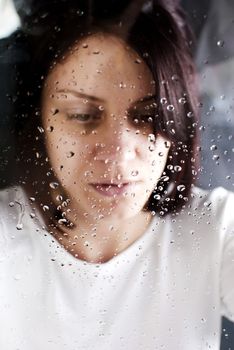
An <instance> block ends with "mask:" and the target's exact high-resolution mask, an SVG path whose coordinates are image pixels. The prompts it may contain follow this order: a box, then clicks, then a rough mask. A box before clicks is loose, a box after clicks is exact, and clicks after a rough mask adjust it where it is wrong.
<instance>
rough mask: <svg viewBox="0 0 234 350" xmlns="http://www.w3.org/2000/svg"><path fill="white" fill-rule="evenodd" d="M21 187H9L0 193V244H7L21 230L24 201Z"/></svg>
mask: <svg viewBox="0 0 234 350" xmlns="http://www.w3.org/2000/svg"><path fill="white" fill-rule="evenodd" d="M25 198H26V197H25V193H24V190H23V189H22V188H21V187H9V188H6V189H3V190H1V191H0V242H1V243H4V244H6V243H8V242H9V241H11V240H12V237H14V234H15V232H17V231H19V230H21V229H22V218H23V216H24V212H25V207H26V201H25Z"/></svg>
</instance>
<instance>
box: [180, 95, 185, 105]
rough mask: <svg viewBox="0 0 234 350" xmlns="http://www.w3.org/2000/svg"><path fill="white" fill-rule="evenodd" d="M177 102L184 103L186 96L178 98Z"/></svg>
mask: <svg viewBox="0 0 234 350" xmlns="http://www.w3.org/2000/svg"><path fill="white" fill-rule="evenodd" d="M179 103H181V104H182V105H184V104H185V103H186V98H185V97H181V98H179Z"/></svg>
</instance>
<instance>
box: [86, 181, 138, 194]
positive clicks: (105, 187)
mask: <svg viewBox="0 0 234 350" xmlns="http://www.w3.org/2000/svg"><path fill="white" fill-rule="evenodd" d="M90 185H91V186H92V187H93V188H94V189H95V190H96V191H97V192H98V193H100V194H102V195H104V196H107V197H113V196H120V195H123V194H124V193H125V192H126V191H127V190H129V189H130V187H132V186H134V185H136V182H126V183H118V184H117V183H116V184H113V183H97V184H90Z"/></svg>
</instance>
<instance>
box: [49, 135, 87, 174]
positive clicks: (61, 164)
mask: <svg viewBox="0 0 234 350" xmlns="http://www.w3.org/2000/svg"><path fill="white" fill-rule="evenodd" d="M46 148H47V153H48V156H49V160H50V163H51V166H52V168H53V170H54V172H55V174H56V175H57V176H60V174H63V175H64V176H65V175H73V174H74V175H76V174H77V173H80V171H81V170H82V168H84V166H85V164H87V158H88V153H89V147H88V146H87V145H86V144H85V143H84V142H82V141H81V140H79V139H77V138H76V137H72V135H67V134H65V133H64V135H63V134H62V133H54V134H53V135H52V134H51V135H49V136H47V137H46Z"/></svg>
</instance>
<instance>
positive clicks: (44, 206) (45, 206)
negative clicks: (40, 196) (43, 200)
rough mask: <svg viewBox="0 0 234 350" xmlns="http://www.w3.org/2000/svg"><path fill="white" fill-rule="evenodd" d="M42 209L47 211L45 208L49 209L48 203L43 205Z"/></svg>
mask: <svg viewBox="0 0 234 350" xmlns="http://www.w3.org/2000/svg"><path fill="white" fill-rule="evenodd" d="M42 209H43V210H44V211H47V210H49V209H50V208H49V206H48V205H43V207H42Z"/></svg>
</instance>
